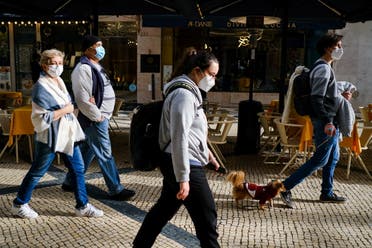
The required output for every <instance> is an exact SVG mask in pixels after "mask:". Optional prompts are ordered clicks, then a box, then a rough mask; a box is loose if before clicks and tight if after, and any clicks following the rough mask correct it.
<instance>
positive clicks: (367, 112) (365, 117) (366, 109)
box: [359, 106, 372, 126]
mask: <svg viewBox="0 0 372 248" xmlns="http://www.w3.org/2000/svg"><path fill="white" fill-rule="evenodd" d="M359 111H360V113H361V114H362V119H363V123H364V125H365V126H372V122H371V121H370V118H369V115H370V108H369V107H368V106H367V107H359Z"/></svg>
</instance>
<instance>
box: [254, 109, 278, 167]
mask: <svg viewBox="0 0 372 248" xmlns="http://www.w3.org/2000/svg"><path fill="white" fill-rule="evenodd" d="M257 116H258V120H259V122H260V125H261V127H262V132H261V137H260V140H261V149H260V153H261V154H264V157H265V158H264V163H266V164H267V163H274V162H273V161H268V160H269V158H272V157H274V158H275V157H277V156H278V153H277V152H276V151H275V150H276V148H277V146H278V145H279V144H280V137H279V132H278V129H277V127H276V125H275V124H274V119H275V118H280V116H281V114H280V113H276V112H259V113H257Z"/></svg>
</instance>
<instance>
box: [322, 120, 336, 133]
mask: <svg viewBox="0 0 372 248" xmlns="http://www.w3.org/2000/svg"><path fill="white" fill-rule="evenodd" d="M324 133H325V134H327V135H328V136H334V135H335V134H336V127H335V126H334V125H333V124H332V123H328V124H327V125H325V126H324Z"/></svg>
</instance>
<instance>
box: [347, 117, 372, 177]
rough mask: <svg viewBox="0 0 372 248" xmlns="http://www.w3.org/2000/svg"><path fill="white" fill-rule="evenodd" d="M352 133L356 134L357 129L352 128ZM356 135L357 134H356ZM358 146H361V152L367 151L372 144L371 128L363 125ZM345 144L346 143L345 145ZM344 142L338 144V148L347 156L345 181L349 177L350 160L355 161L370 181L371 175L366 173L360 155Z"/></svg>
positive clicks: (366, 169) (366, 170)
mask: <svg viewBox="0 0 372 248" xmlns="http://www.w3.org/2000/svg"><path fill="white" fill-rule="evenodd" d="M353 132H358V128H354V130H353ZM357 135H358V133H357ZM359 141H360V146H361V152H363V151H364V150H368V149H369V146H370V145H371V143H372V126H365V125H364V124H363V127H362V131H361V134H360V136H359ZM346 144H347V143H346ZM346 144H345V142H341V143H340V147H341V148H343V149H344V150H345V151H346V155H347V171H346V179H349V177H350V167H351V161H352V159H353V160H354V161H355V163H356V164H358V165H360V167H362V168H363V169H364V171H365V172H366V174H367V175H368V177H369V178H371V179H372V176H371V174H370V173H369V171H368V168H367V167H366V165H365V163H364V161H363V159H362V158H361V156H360V155H361V153H360V154H359V153H357V152H354V151H353V150H352V149H351V147H350V145H346Z"/></svg>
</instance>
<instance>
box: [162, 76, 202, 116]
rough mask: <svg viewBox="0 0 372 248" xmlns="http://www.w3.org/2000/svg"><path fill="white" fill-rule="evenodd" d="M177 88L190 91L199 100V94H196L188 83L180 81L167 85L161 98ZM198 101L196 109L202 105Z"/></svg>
mask: <svg viewBox="0 0 372 248" xmlns="http://www.w3.org/2000/svg"><path fill="white" fill-rule="evenodd" d="M179 88H183V89H187V90H189V91H191V92H192V93H193V94H194V95H195V97H196V98H197V99H198V100H199V96H198V93H197V92H196V90H195V89H194V88H193V87H192V86H191V85H190V84H189V83H186V82H182V81H179V82H175V83H173V84H172V85H171V86H169V87H168V88H167V90H166V91H165V94H163V99H165V98H167V96H168V95H169V94H170V93H172V92H173V91H174V90H176V89H179ZM199 103H200V105H199V107H198V109H200V108H201V107H202V105H203V104H202V103H201V102H200V101H199Z"/></svg>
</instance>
